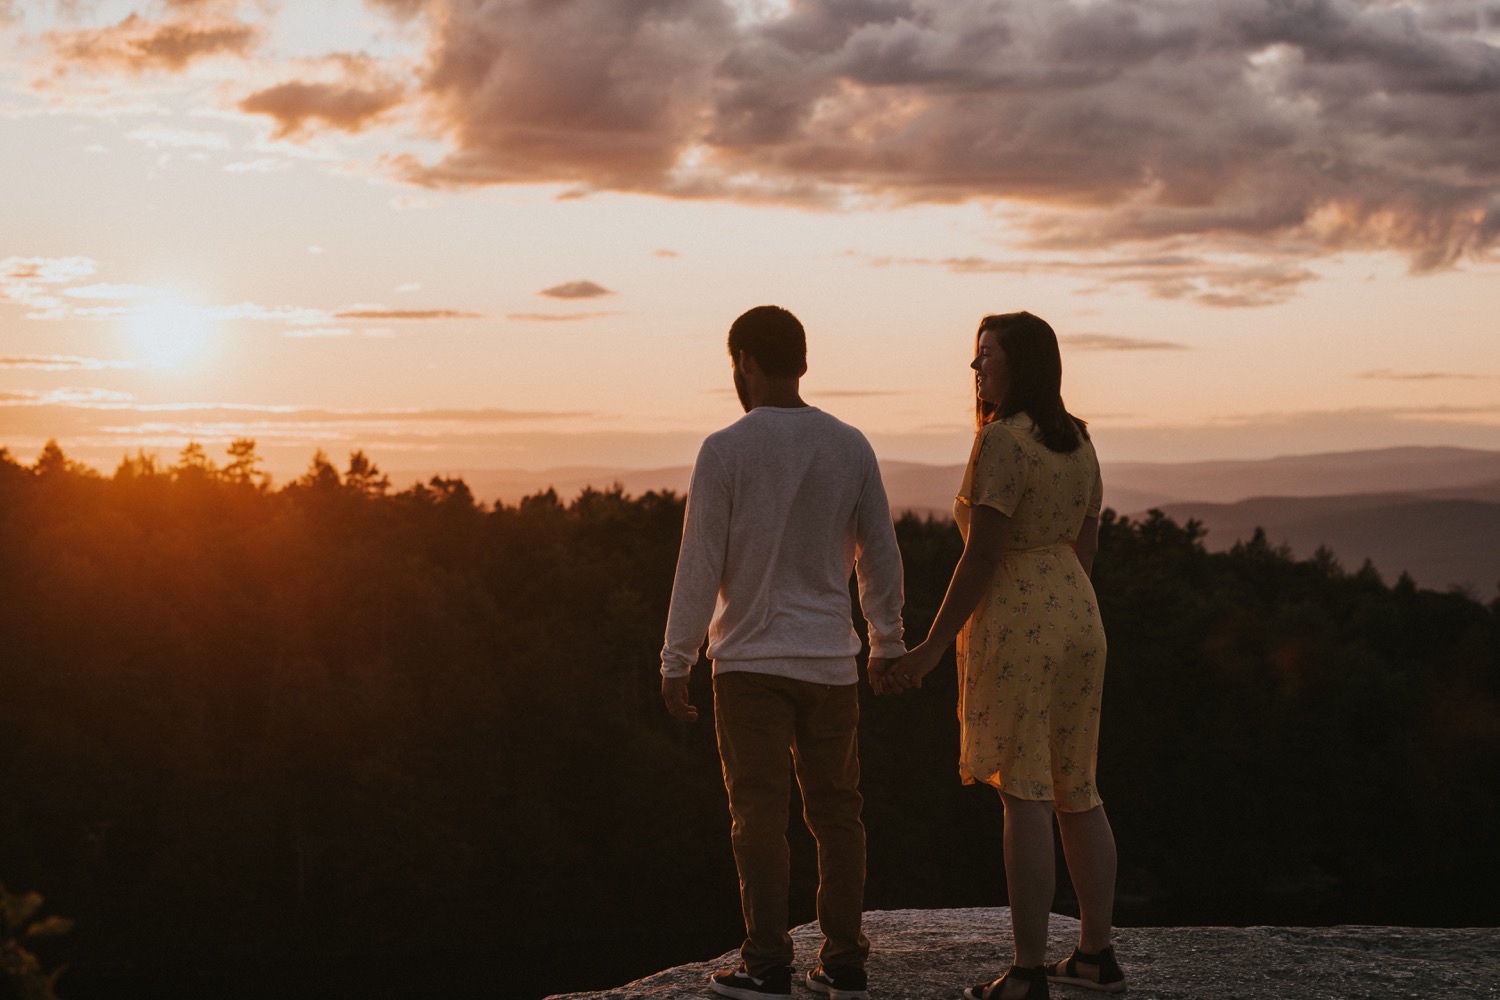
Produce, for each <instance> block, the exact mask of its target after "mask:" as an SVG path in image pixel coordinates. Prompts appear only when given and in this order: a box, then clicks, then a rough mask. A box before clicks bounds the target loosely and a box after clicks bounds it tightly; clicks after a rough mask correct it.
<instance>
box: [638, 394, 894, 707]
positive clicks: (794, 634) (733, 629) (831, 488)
mask: <svg viewBox="0 0 1500 1000" xmlns="http://www.w3.org/2000/svg"><path fill="white" fill-rule="evenodd" d="M682 554H683V558H682V559H681V560H680V561H679V566H678V586H677V587H676V588H675V589H674V601H673V607H672V614H671V616H670V618H669V619H668V626H667V640H668V641H667V649H668V651H669V652H670V653H675V654H678V656H680V657H681V659H683V660H686V661H687V665H690V664H691V662H692V660H693V659H696V654H697V649H696V642H695V641H694V637H695V636H696V637H700V638H701V636H702V635H703V630H702V629H703V625H704V624H706V622H705V621H704V619H703V617H702V616H703V613H704V608H703V605H702V604H701V603H698V604H697V606H693V605H694V603H695V602H694V601H693V595H695V594H696V595H702V594H704V593H705V592H716V593H717V602H716V605H715V607H714V609H713V616H712V623H711V624H710V625H709V626H708V638H709V648H708V654H709V656H710V658H712V659H713V660H714V661H715V664H716V669H717V670H720V671H722V670H751V671H755V672H760V673H776V674H782V675H785V676H795V677H802V678H804V679H807V680H815V681H818V682H821V683H843V684H847V683H853V681H854V679H855V672H854V665H853V660H852V658H853V656H854V655H855V654H856V653H858V652H859V646H860V642H859V636H858V634H857V633H856V632H855V631H854V628H853V624H852V622H851V616H850V605H849V573H850V570H851V569H852V568H854V567H855V564H856V560H857V561H858V564H859V569H860V574H859V575H860V583H861V600H862V602H863V603H864V604H865V605H866V614H867V615H870V616H871V617H870V621H871V625H872V642H876V643H877V644H878V645H884V641H885V640H889V641H890V642H891V643H892V644H899V642H900V638H901V634H900V610H901V608H900V605H901V587H900V582H901V574H900V557H899V555H898V553H897V552H896V549H895V545H894V537H893V535H892V532H891V526H890V510H889V507H888V505H887V502H886V497H885V491H884V488H883V486H882V485H881V482H880V471H879V466H878V465H877V463H876V461H875V455H874V452H873V451H871V449H870V446H869V443H868V442H867V441H866V440H865V438H864V435H863V434H861V433H860V432H859V431H858V430H856V429H855V428H853V427H850V426H849V425H848V424H845V423H843V422H842V421H840V420H838V419H836V418H835V417H832V416H830V415H829V414H827V413H824V412H823V411H822V410H819V409H817V408H816V407H811V406H802V407H786V408H783V407H772V406H761V407H757V408H756V409H754V410H752V411H751V412H750V413H748V414H746V415H745V416H744V417H743V418H741V419H740V420H739V421H737V422H736V423H734V424H732V425H731V426H729V427H727V428H725V429H724V430H722V431H719V432H717V433H715V434H713V435H710V436H709V437H708V439H707V440H706V441H705V442H704V444H703V448H702V450H701V451H700V453H699V456H698V462H697V465H696V467H695V469H694V473H693V481H692V485H691V487H690V488H689V491H688V516H687V522H686V525H685V529H684V536H683V552H682ZM700 600H701V598H700ZM687 644H692V647H693V648H692V649H691V650H690V649H688V648H687Z"/></svg>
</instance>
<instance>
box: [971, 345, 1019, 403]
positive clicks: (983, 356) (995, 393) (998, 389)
mask: <svg viewBox="0 0 1500 1000" xmlns="http://www.w3.org/2000/svg"><path fill="white" fill-rule="evenodd" d="M969 367H970V368H972V369H974V371H975V373H976V374H975V376H974V392H975V394H976V395H978V396H979V398H980V399H982V400H984V401H985V402H986V403H994V404H996V405H999V403H1000V401H1001V400H1002V399H1004V398H1005V389H1006V387H1007V386H1008V385H1010V372H1009V370H1008V369H1007V367H1006V364H1005V352H1004V351H1003V350H1001V349H1000V338H999V336H997V335H996V333H995V331H994V330H986V331H984V332H983V333H981V334H980V335H979V349H978V351H977V352H976V353H975V357H974V361H973V363H972V364H970V365H969Z"/></svg>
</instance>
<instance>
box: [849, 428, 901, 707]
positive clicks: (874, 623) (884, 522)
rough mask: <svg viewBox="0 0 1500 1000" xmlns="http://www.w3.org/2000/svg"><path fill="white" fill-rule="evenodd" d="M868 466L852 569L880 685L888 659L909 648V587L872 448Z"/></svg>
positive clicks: (875, 681)
mask: <svg viewBox="0 0 1500 1000" xmlns="http://www.w3.org/2000/svg"><path fill="white" fill-rule="evenodd" d="M870 467H871V472H870V475H869V477H868V478H867V480H866V482H865V489H864V491H863V493H862V494H861V496H860V501H859V510H858V511H857V512H856V516H855V531H856V537H855V548H854V553H855V557H854V572H855V577H856V579H857V580H858V581H859V607H860V610H861V611H863V612H864V616H865V621H866V622H868V623H869V630H870V635H869V638H870V665H869V668H868V669H869V674H870V683H871V684H872V685H877V690H878V682H879V681H881V680H883V678H884V675H885V672H886V671H887V670H888V669H889V667H890V664H891V663H892V662H893V661H895V660H896V659H898V658H900V657H901V655H902V654H904V653H905V652H906V645H905V644H904V642H903V641H902V640H903V637H904V635H905V629H904V626H903V625H902V622H901V608H902V605H903V604H904V603H905V593H906V591H905V582H904V581H903V579H902V574H901V550H900V549H899V548H898V547H897V545H896V527H895V525H894V524H892V523H891V507H890V502H889V501H888V500H887V499H886V495H885V484H884V483H882V482H881V481H880V466H879V465H877V464H876V462H875V456H874V454H873V453H871V455H870Z"/></svg>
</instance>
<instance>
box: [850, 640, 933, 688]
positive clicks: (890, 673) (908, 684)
mask: <svg viewBox="0 0 1500 1000" xmlns="http://www.w3.org/2000/svg"><path fill="white" fill-rule="evenodd" d="M942 655H943V651H942V649H941V648H935V647H933V646H932V645H931V644H929V643H925V642H924V643H920V644H919V645H917V646H915V647H913V649H912V650H911V651H910V652H908V653H907V654H906V655H905V656H903V657H901V658H900V659H885V658H878V657H873V656H872V657H871V658H870V665H869V668H868V669H869V673H870V687H871V688H873V689H874V690H875V693H876V694H877V695H884V694H900V693H901V692H903V691H910V690H912V689H913V688H919V687H921V686H922V678H924V677H926V676H927V675H928V674H930V673H932V671H933V668H934V667H936V666H937V664H938V658H939V657H941V656H942Z"/></svg>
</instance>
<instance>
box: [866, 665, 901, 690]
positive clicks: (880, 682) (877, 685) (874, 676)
mask: <svg viewBox="0 0 1500 1000" xmlns="http://www.w3.org/2000/svg"><path fill="white" fill-rule="evenodd" d="M896 663H897V660H896V658H894V657H891V658H886V657H880V656H872V657H870V662H869V663H868V664H867V665H866V667H865V671H866V672H867V673H868V674H869V675H870V687H871V688H872V689H873V690H874V691H875V693H876V694H891V693H894V689H893V688H892V687H891V680H890V673H891V670H892V669H893V668H894V667H895V666H896Z"/></svg>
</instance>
